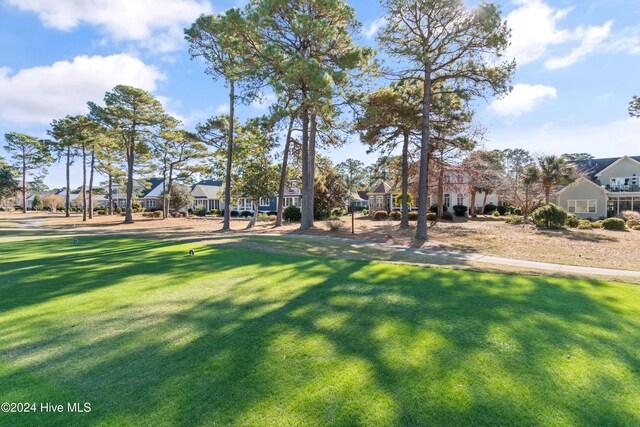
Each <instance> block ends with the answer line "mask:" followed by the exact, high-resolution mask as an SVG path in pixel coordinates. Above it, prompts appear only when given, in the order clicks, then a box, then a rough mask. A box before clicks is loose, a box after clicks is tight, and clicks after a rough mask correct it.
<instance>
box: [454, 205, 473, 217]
mask: <svg viewBox="0 0 640 427" xmlns="http://www.w3.org/2000/svg"><path fill="white" fill-rule="evenodd" d="M468 209H469V208H468V207H466V206H465V205H455V206H454V207H453V212H454V213H455V215H456V216H465V215H466V214H467V210H468Z"/></svg>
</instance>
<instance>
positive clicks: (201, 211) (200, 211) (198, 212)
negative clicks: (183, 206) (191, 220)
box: [192, 206, 207, 217]
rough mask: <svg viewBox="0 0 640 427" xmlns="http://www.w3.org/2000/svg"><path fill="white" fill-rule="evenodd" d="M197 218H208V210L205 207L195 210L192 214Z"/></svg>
mask: <svg viewBox="0 0 640 427" xmlns="http://www.w3.org/2000/svg"><path fill="white" fill-rule="evenodd" d="M192 213H193V214H194V215H195V216H201V217H202V216H206V215H207V208H206V207H204V206H200V207H199V208H197V209H194V210H193V212H192Z"/></svg>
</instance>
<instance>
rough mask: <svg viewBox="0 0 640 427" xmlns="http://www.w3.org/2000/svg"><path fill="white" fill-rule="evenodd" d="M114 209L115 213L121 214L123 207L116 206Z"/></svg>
mask: <svg viewBox="0 0 640 427" xmlns="http://www.w3.org/2000/svg"><path fill="white" fill-rule="evenodd" d="M113 211H114V212H115V213H117V214H119V213H121V212H122V208H115V209H114V210H113Z"/></svg>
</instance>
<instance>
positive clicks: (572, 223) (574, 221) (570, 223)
mask: <svg viewBox="0 0 640 427" xmlns="http://www.w3.org/2000/svg"><path fill="white" fill-rule="evenodd" d="M587 222H588V223H589V224H591V221H587ZM579 223H580V218H578V217H577V216H575V215H569V216H567V227H571V228H576V227H577V226H578V224H579ZM589 228H591V227H589Z"/></svg>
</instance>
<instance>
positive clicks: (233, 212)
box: [229, 211, 240, 218]
mask: <svg viewBox="0 0 640 427" xmlns="http://www.w3.org/2000/svg"><path fill="white" fill-rule="evenodd" d="M229 216H230V217H231V218H238V217H239V216H240V212H238V211H231V212H229Z"/></svg>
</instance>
